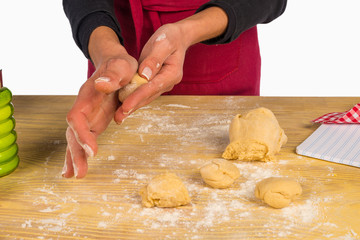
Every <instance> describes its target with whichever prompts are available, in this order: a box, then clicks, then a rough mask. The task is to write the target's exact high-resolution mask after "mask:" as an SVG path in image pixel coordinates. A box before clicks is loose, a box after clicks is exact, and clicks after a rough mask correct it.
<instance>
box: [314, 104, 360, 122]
mask: <svg viewBox="0 0 360 240" xmlns="http://www.w3.org/2000/svg"><path fill="white" fill-rule="evenodd" d="M312 121H313V122H316V123H360V103H358V104H356V105H355V106H354V107H353V108H352V109H350V110H349V111H347V112H333V113H327V114H325V115H323V116H321V117H319V118H317V119H314V120H312Z"/></svg>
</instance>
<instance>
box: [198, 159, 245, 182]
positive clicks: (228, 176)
mask: <svg viewBox="0 0 360 240" xmlns="http://www.w3.org/2000/svg"><path fill="white" fill-rule="evenodd" d="M200 174H201V177H202V178H203V180H204V182H206V183H207V184H209V185H210V186H212V187H213V188H227V187H230V185H231V184H233V183H234V181H235V180H236V179H238V178H239V177H240V172H239V169H238V168H237V167H236V166H235V165H234V164H233V163H231V162H229V161H227V160H225V159H216V160H213V161H211V162H209V163H207V164H205V165H204V166H202V167H201V168H200Z"/></svg>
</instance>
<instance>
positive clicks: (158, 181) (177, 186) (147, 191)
mask: <svg viewBox="0 0 360 240" xmlns="http://www.w3.org/2000/svg"><path fill="white" fill-rule="evenodd" d="M140 195H141V198H142V204H143V206H145V207H154V206H157V207H178V206H182V205H186V204H188V203H190V197H189V193H188V191H187V189H186V187H185V185H184V184H183V182H182V181H181V179H180V178H179V177H178V176H176V175H175V174H173V173H165V174H160V175H157V176H155V177H154V178H153V179H152V180H151V181H150V182H149V184H148V185H147V186H145V187H144V188H142V189H141V190H140Z"/></svg>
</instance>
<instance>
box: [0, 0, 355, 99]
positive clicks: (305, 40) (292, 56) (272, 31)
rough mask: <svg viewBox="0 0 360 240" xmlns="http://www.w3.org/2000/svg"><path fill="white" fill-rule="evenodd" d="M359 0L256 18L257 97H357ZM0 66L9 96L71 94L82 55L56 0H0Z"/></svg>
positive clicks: (81, 76) (82, 67) (303, 2)
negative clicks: (261, 21) (273, 17)
mask: <svg viewBox="0 0 360 240" xmlns="http://www.w3.org/2000/svg"><path fill="white" fill-rule="evenodd" d="M359 7H360V1H359V0H342V1H339V0H289V1H288V6H287V9H286V11H285V13H284V14H283V15H282V16H281V17H280V18H278V19H276V20H275V21H273V22H272V23H270V24H265V25H259V39H260V48H261V55H262V80H261V81H262V82H261V84H262V85H261V95H262V96H360V67H359V65H360V59H359V56H360V20H359V17H358V14H359V9H360V8H359ZM0 68H2V69H3V77H4V81H5V86H7V87H8V88H10V89H11V90H12V92H13V93H14V94H16V95H24V94H25V95H28V94H34V95H35V94H45V95H55V94H56V95H69V94H71V95H73V94H77V92H78V89H79V88H80V86H81V84H82V82H84V81H85V80H86V71H87V65H86V59H85V57H84V56H83V55H82V53H81V52H80V50H79V49H78V48H77V46H76V45H75V43H74V41H73V39H72V36H71V30H70V26H69V23H68V20H67V18H66V17H65V14H64V12H63V8H62V1H60V0H58V1H49V0H33V1H25V0H20V1H5V0H2V1H1V3H0Z"/></svg>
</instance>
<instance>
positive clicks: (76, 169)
mask: <svg viewBox="0 0 360 240" xmlns="http://www.w3.org/2000/svg"><path fill="white" fill-rule="evenodd" d="M73 168H74V175H75V177H76V178H77V175H78V168H77V166H76V164H75V163H74V162H73Z"/></svg>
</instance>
